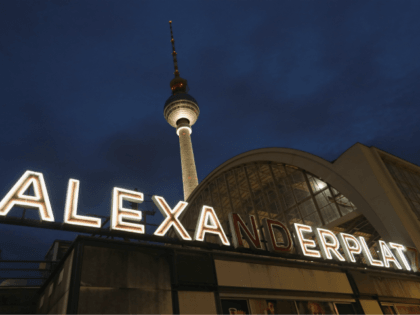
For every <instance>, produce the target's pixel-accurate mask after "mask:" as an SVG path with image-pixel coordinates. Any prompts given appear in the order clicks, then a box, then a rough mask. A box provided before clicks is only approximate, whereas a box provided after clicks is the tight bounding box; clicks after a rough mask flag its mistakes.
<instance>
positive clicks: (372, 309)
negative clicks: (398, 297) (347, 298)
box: [360, 300, 383, 314]
mask: <svg viewBox="0 0 420 315" xmlns="http://www.w3.org/2000/svg"><path fill="white" fill-rule="evenodd" d="M360 304H361V305H362V308H363V311H364V312H365V314H383V313H382V310H381V307H380V306H379V303H378V302H377V301H375V300H360Z"/></svg>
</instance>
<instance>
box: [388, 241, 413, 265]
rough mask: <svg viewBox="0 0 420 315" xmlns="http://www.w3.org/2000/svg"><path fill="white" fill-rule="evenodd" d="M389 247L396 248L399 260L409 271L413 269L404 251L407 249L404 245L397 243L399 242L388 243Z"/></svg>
mask: <svg viewBox="0 0 420 315" xmlns="http://www.w3.org/2000/svg"><path fill="white" fill-rule="evenodd" d="M388 244H389V247H391V248H392V249H395V254H396V255H397V258H398V260H399V261H400V263H401V265H403V266H404V267H405V269H407V270H408V271H411V267H410V264H409V263H408V261H407V258H406V257H405V255H404V252H405V251H406V250H407V249H406V248H405V246H404V245H401V244H397V243H388Z"/></svg>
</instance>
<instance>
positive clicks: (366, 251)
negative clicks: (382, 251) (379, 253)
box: [359, 236, 384, 267]
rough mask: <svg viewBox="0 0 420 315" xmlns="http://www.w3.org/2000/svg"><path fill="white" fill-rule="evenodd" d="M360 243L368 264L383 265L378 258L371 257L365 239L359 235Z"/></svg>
mask: <svg viewBox="0 0 420 315" xmlns="http://www.w3.org/2000/svg"><path fill="white" fill-rule="evenodd" d="M359 241H360V244H361V245H362V253H363V257H365V260H366V262H367V264H368V265H369V266H376V267H383V266H384V263H383V262H382V261H380V260H377V259H373V257H372V254H371V252H370V250H369V247H368V246H367V244H366V240H365V238H364V237H363V236H359Z"/></svg>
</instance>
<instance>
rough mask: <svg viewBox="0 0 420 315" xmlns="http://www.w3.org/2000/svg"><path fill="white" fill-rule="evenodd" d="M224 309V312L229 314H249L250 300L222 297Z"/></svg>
mask: <svg viewBox="0 0 420 315" xmlns="http://www.w3.org/2000/svg"><path fill="white" fill-rule="evenodd" d="M222 311H223V314H229V315H235V314H249V310H248V301H247V300H230V299H226V300H224V299H222Z"/></svg>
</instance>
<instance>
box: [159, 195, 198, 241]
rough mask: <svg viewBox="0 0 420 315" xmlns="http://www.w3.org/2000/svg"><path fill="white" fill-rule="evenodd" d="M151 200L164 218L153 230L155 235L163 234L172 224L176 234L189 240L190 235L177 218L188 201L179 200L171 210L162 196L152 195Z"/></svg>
mask: <svg viewBox="0 0 420 315" xmlns="http://www.w3.org/2000/svg"><path fill="white" fill-rule="evenodd" d="M152 200H153V202H154V203H155V205H156V206H157V207H158V209H159V210H160V212H161V213H162V215H163V216H164V217H165V216H166V218H165V220H164V221H163V222H162V223H161V225H160V226H159V227H158V228H157V230H156V231H155V233H154V234H155V235H157V236H164V235H165V234H166V233H167V232H168V230H169V229H170V228H171V226H173V227H174V228H175V232H176V234H177V236H178V237H179V238H180V239H182V240H184V241H191V240H192V239H191V236H190V235H189V234H188V232H187V231H186V230H185V228H184V227H183V226H182V224H181V222H180V221H179V218H180V216H181V214H182V212H183V211H184V210H185V208H186V207H187V205H188V203H187V202H185V201H180V202H178V204H177V205H176V206H175V208H174V209H173V210H172V209H171V208H170V207H169V206H168V204H167V203H166V201H165V199H164V198H163V197H159V196H153V197H152Z"/></svg>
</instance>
